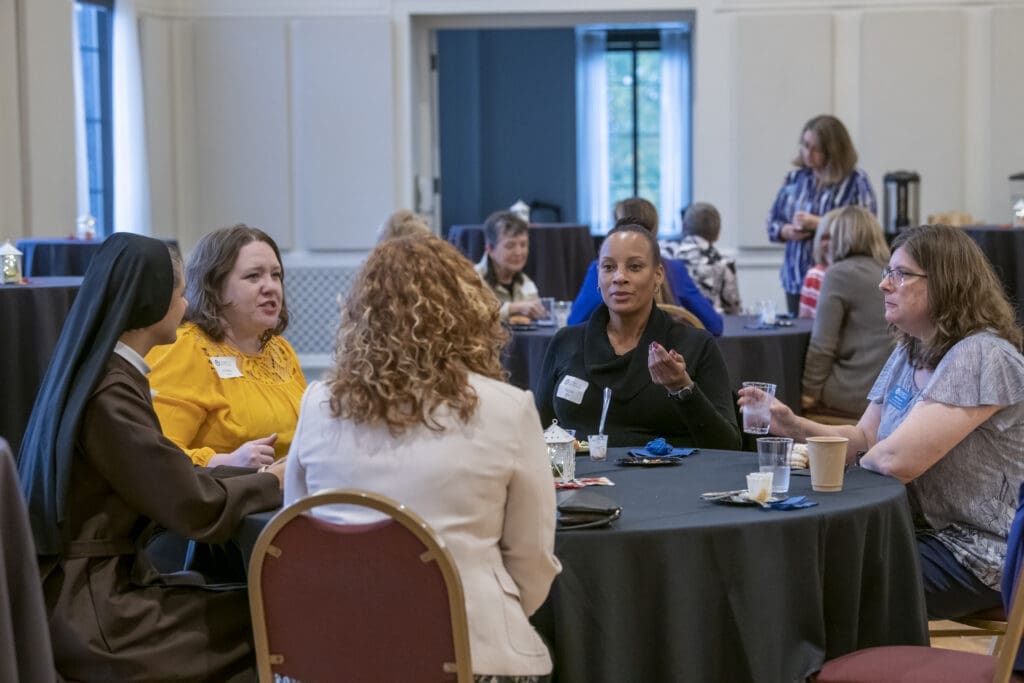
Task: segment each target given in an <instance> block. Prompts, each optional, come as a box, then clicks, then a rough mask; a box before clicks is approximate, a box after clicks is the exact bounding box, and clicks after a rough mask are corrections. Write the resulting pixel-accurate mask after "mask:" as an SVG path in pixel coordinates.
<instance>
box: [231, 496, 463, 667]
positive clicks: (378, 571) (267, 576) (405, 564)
mask: <svg viewBox="0 0 1024 683" xmlns="http://www.w3.org/2000/svg"><path fill="white" fill-rule="evenodd" d="M337 504H349V505H362V506H365V507H370V508H373V509H375V510H378V511H380V512H383V513H385V514H387V515H389V518H388V519H384V520H382V521H379V522H374V523H370V524H358V525H355V524H333V523H331V522H326V521H324V520H322V519H318V518H316V517H313V516H312V515H310V514H308V510H309V509H311V508H313V507H318V506H322V505H337ZM249 583H250V585H249V590H250V606H251V608H252V613H253V631H254V635H255V640H256V653H257V661H258V666H259V670H260V679H261V680H270V678H271V677H272V676H271V674H278V675H282V676H289V677H291V678H296V679H299V680H301V681H303V683H317V682H318V681H346V680H350V681H431V682H433V681H438V682H439V681H469V680H471V678H472V673H471V672H472V668H471V666H470V659H469V636H468V627H467V624H466V613H465V604H464V598H463V594H462V584H461V582H460V581H459V577H458V572H457V571H456V569H455V564H454V562H453V561H452V559H451V556H450V554H449V553H448V551H447V549H446V548H445V547H444V543H443V541H442V540H441V539H440V537H438V536H437V535H436V534H435V533H434V532H433V531H432V530H431V529H430V527H429V526H427V524H426V523H425V522H423V520H422V519H420V518H419V517H418V516H416V515H415V514H414V513H412V512H411V511H409V510H407V509H405V508H404V507H403V506H401V505H399V504H398V503H395V502H394V501H391V500H389V499H386V498H384V497H383V496H378V495H375V494H369V493H365V492H354V491H326V492H322V493H319V494H317V495H315V496H311V497H310V498H307V499H304V500H302V501H299V502H298V503H296V504H295V505H292V506H290V507H288V508H286V509H284V510H282V511H281V512H280V513H278V515H277V516H275V517H274V519H273V520H271V522H270V523H269V524H268V525H267V527H266V528H265V529H264V531H263V533H262V534H260V537H259V540H257V542H256V545H255V547H254V549H253V556H252V560H251V562H250V581H249Z"/></svg>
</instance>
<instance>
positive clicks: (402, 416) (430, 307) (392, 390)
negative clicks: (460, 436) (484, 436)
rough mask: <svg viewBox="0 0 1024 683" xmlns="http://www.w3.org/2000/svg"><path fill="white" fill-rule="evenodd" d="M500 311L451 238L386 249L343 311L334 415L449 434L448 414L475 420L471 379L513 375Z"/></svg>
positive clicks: (379, 250) (371, 261)
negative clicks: (504, 361) (443, 416)
mask: <svg viewBox="0 0 1024 683" xmlns="http://www.w3.org/2000/svg"><path fill="white" fill-rule="evenodd" d="M499 311H500V304H499V303H498V300H497V298H495V296H494V294H492V293H491V290H490V289H489V288H488V287H487V286H486V285H485V284H484V282H483V281H482V280H481V279H480V276H479V275H477V273H476V271H475V270H474V269H473V264H471V263H470V262H469V261H467V260H466V258H465V257H464V256H463V255H462V254H460V253H459V251H458V250H457V249H456V248H455V247H454V246H452V245H451V244H449V243H448V242H446V241H445V240H442V239H440V238H439V237H436V236H434V235H422V236H421V235H414V236H411V237H406V238H404V239H400V240H390V241H387V242H383V243H381V244H379V245H377V247H376V248H375V249H374V250H373V252H371V253H370V256H369V258H368V259H367V260H366V263H365V265H364V266H363V269H362V271H361V273H360V274H359V279H358V280H357V282H356V284H355V287H354V288H353V290H352V293H351V295H350V296H349V297H348V299H347V300H346V301H345V303H344V304H343V305H342V320H341V326H340V328H339V330H338V339H337V344H336V349H335V357H336V358H337V361H336V363H335V365H334V367H333V368H331V370H330V371H329V372H328V375H327V378H326V381H327V384H328V387H329V388H330V392H331V401H330V403H331V412H332V413H333V414H334V416H335V417H340V418H342V419H347V420H352V421H353V422H355V423H357V424H369V425H381V426H386V427H387V428H388V430H389V431H390V432H391V434H393V435H395V436H398V435H400V434H402V433H404V432H406V431H407V430H409V429H410V428H412V427H415V426H416V425H420V424H422V425H425V426H426V427H427V428H428V429H431V430H434V431H441V430H443V429H444V427H443V426H442V424H441V422H440V421H439V420H438V418H437V413H438V412H439V411H445V412H447V411H451V413H452V414H453V415H457V416H458V418H459V419H460V420H462V421H463V422H466V421H468V420H469V419H470V418H471V417H472V416H473V414H474V413H475V412H476V408H477V402H478V400H479V399H478V397H477V395H476V392H475V391H474V390H473V388H472V387H471V386H470V384H469V377H468V373H470V372H475V373H478V374H481V375H484V376H485V377H491V378H493V379H498V380H503V379H504V377H505V371H504V369H503V368H502V366H501V351H502V349H503V348H504V346H505V344H506V343H507V342H508V332H507V331H506V330H505V329H504V328H503V327H502V326H501V319H500V315H499Z"/></svg>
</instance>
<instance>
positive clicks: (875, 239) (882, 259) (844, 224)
mask: <svg viewBox="0 0 1024 683" xmlns="http://www.w3.org/2000/svg"><path fill="white" fill-rule="evenodd" d="M826 221H828V228H829V231H830V233H831V238H830V244H829V250H828V251H829V254H831V256H832V258H831V261H832V263H837V262H839V261H842V260H843V259H846V258H850V257H851V256H870V257H871V258H872V259H874V260H875V261H878V265H879V266H884V265H885V264H886V263H887V262H888V261H889V246H888V245H887V244H886V243H885V237H884V236H883V235H882V226H881V225H880V224H879V222H878V219H877V218H875V214H873V213H871V211H869V210H868V209H865V208H864V207H863V206H844V207H841V208H838V209H833V210H831V211H829V212H828V213H827V214H825V216H824V218H822V221H821V222H822V223H825V222H826ZM818 229H819V230H821V226H820V225H819V226H818Z"/></svg>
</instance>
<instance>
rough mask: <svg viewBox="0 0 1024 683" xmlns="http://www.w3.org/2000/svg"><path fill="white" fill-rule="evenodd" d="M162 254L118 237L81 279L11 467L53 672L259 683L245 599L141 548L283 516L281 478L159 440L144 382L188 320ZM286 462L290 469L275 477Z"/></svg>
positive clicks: (142, 240)
mask: <svg viewBox="0 0 1024 683" xmlns="http://www.w3.org/2000/svg"><path fill="white" fill-rule="evenodd" d="M183 293H184V282H183V278H182V272H181V261H180V258H178V257H177V255H176V254H172V253H171V252H170V251H169V249H168V247H167V245H166V244H164V243H163V242H160V241H159V240H154V239H151V238H148V237H141V236H138V235H131V234H126V233H117V234H115V235H112V236H110V237H108V238H107V239H106V240H105V241H104V243H103V245H102V246H101V247H100V249H99V251H98V252H97V254H96V256H95V258H94V259H93V261H92V263H91V264H90V266H89V269H88V271H87V272H86V274H85V279H84V281H83V283H82V287H81V289H80V290H79V293H78V295H77V297H76V298H75V303H74V306H72V308H71V312H70V313H69V314H68V317H67V320H66V321H65V324H64V328H63V330H62V332H61V336H60V340H59V341H58V343H57V348H56V350H55V351H54V354H53V358H52V359H51V361H50V367H49V369H48V370H47V373H46V376H45V378H44V380H43V384H42V387H41V388H40V389H39V393H38V395H37V397H36V402H35V405H34V407H33V410H32V417H31V419H30V420H29V424H28V428H27V430H26V433H25V437H24V440H23V442H22V447H21V451H20V454H19V458H18V474H19V478H20V480H21V484H22V489H23V491H24V493H25V498H26V500H27V502H28V507H29V516H30V523H31V527H32V534H33V537H34V540H35V543H36V551H37V553H38V555H39V558H38V559H39V564H40V570H41V574H42V581H43V592H44V596H45V600H46V609H47V612H48V615H49V620H50V634H51V638H52V640H53V652H54V659H55V663H56V667H57V671H58V672H59V674H60V675H61V676H63V677H64V678H68V679H73V680H76V681H111V680H118V681H135V680H150V681H152V680H160V681H172V680H217V681H231V680H254V679H255V674H254V670H253V661H252V647H251V642H250V637H251V636H250V633H251V631H250V624H249V611H248V603H247V598H246V594H245V592H244V591H243V590H211V588H213V586H210V585H207V583H206V581H205V579H204V577H203V576H202V575H200V574H197V573H194V572H179V573H176V574H161V573H159V572H158V571H157V570H156V569H155V568H154V567H153V565H152V564H151V563H150V562H149V560H148V559H147V557H146V554H145V552H144V548H145V545H146V543H147V542H148V540H149V539H150V537H151V536H152V534H153V533H154V530H155V529H156V528H158V527H163V528H166V529H169V530H171V531H173V532H176V533H178V534H180V535H182V536H184V537H186V538H192V539H196V540H200V541H207V542H212V543H221V542H224V541H226V540H227V539H228V538H229V537H230V535H231V533H232V532H233V531H234V530H235V528H236V527H237V525H238V523H239V521H240V520H241V519H242V517H244V516H245V515H246V514H249V513H251V512H257V511H261V510H268V509H272V508H275V507H277V506H279V505H280V504H281V493H280V486H281V476H282V474H283V471H282V470H283V467H280V463H278V464H276V465H275V466H271V468H270V469H268V470H267V471H265V472H263V471H261V472H256V471H255V470H250V469H242V468H231V467H220V468H215V469H208V468H204V467H196V466H194V465H193V464H192V461H191V460H190V459H189V457H188V456H187V455H186V454H185V453H183V452H182V451H181V450H180V449H179V448H178V447H177V446H175V445H174V443H172V442H171V441H170V440H168V439H166V438H165V437H164V436H163V434H162V433H161V431H160V423H159V421H158V419H157V417H156V414H155V413H154V411H153V404H152V397H151V394H150V389H149V383H148V381H147V380H146V373H147V372H148V370H149V369H148V367H147V366H146V363H145V361H144V360H143V356H145V354H146V352H148V351H149V350H150V349H151V348H152V347H153V346H156V345H159V344H167V343H171V342H173V341H174V338H175V330H176V328H177V326H178V323H179V322H180V321H181V317H182V314H183V313H184V310H185V299H184V296H183ZM280 462H283V461H280Z"/></svg>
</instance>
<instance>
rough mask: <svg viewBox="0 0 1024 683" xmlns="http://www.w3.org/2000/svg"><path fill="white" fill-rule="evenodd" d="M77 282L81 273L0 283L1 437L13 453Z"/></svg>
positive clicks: (76, 289)
mask: <svg viewBox="0 0 1024 683" xmlns="http://www.w3.org/2000/svg"><path fill="white" fill-rule="evenodd" d="M81 284H82V278H80V277H38V278H30V279H29V283H28V284H27V285H3V286H0V324H2V325H3V332H2V333H0V362H2V363H3V364H4V370H3V381H2V382H0V436H2V437H4V438H5V439H7V441H8V442H10V444H11V449H12V450H13V451H14V452H15V453H17V452H18V449H19V448H20V447H21V438H22V435H23V434H24V433H25V427H26V426H28V418H29V415H31V414H32V403H33V402H34V401H35V398H36V392H37V391H38V390H39V385H40V384H41V383H42V381H43V375H45V374H46V368H47V366H49V364H50V356H51V355H52V354H53V349H54V347H55V346H56V345H57V338H58V337H60V330H61V327H62V326H63V324H64V318H66V317H67V314H68V311H69V310H71V304H72V303H73V302H74V300H75V295H76V294H77V293H78V288H79V287H80V286H81Z"/></svg>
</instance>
